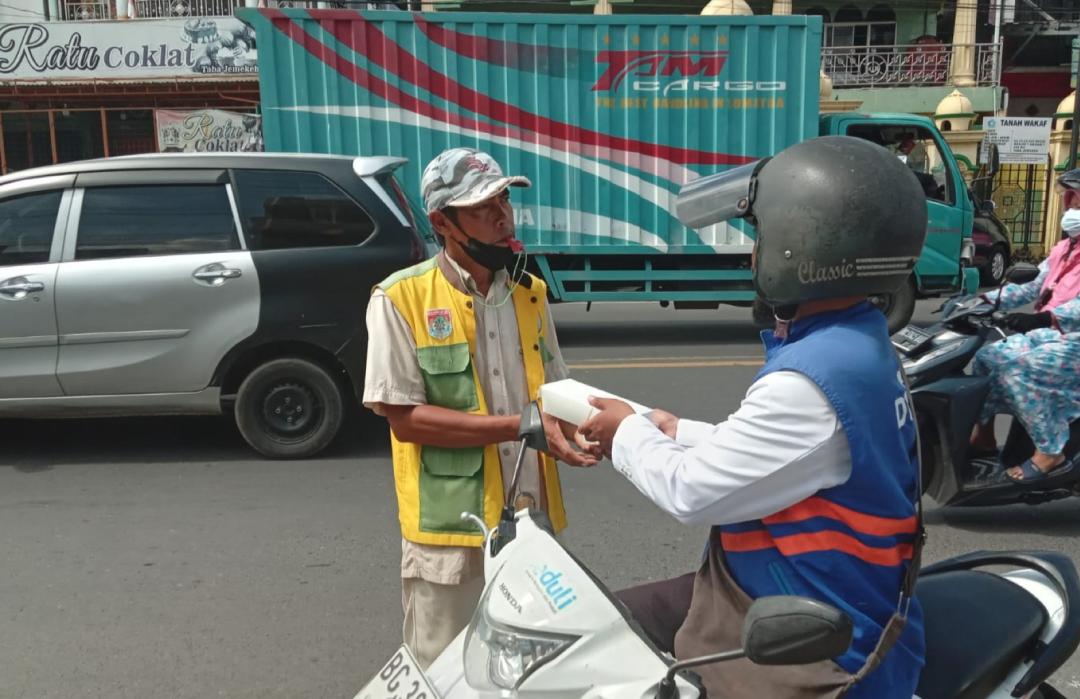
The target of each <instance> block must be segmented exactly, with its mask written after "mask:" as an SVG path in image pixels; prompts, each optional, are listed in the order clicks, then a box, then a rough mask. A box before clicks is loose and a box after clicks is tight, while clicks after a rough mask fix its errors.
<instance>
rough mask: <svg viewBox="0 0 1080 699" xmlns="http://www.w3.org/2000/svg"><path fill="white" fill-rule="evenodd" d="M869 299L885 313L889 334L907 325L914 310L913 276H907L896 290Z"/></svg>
mask: <svg viewBox="0 0 1080 699" xmlns="http://www.w3.org/2000/svg"><path fill="white" fill-rule="evenodd" d="M870 300H871V302H872V303H873V304H874V305H875V306H877V307H878V309H880V310H881V312H882V313H884V314H885V320H886V321H887V322H888V324H889V334H890V335H891V334H892V333H895V332H896V331H897V330H900V329H901V328H903V327H904V326H905V325H907V324H908V321H910V320H911V315H912V314H913V313H914V312H915V278H914V277H908V278H907V281H905V282H904V283H903V285H902V286H901V287H900V288H899V289H897V290H896V291H894V292H892V293H889V294H875V295H873V296H871V297H870Z"/></svg>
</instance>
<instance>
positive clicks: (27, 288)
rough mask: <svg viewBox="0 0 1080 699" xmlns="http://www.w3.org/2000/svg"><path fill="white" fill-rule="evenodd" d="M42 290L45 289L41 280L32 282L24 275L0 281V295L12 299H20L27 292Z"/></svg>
mask: <svg viewBox="0 0 1080 699" xmlns="http://www.w3.org/2000/svg"><path fill="white" fill-rule="evenodd" d="M42 291H45V284H44V283H43V282H32V281H30V280H29V279H27V278H26V277H15V278H14V279H8V280H6V281H3V282H0V296H4V297H5V298H8V299H11V300H13V301H19V300H22V299H24V298H26V297H27V295H29V294H36V293H39V292H42Z"/></svg>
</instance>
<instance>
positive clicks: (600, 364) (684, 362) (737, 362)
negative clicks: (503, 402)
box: [567, 357, 765, 370]
mask: <svg viewBox="0 0 1080 699" xmlns="http://www.w3.org/2000/svg"><path fill="white" fill-rule="evenodd" d="M764 364H765V362H764V361H763V360H761V359H676V358H666V357H657V358H655V359H638V360H623V361H610V360H600V361H597V360H591V361H588V362H576V363H572V364H568V365H567V366H568V367H569V368H570V369H575V370H582V369H705V368H710V367H737V366H749V367H758V366H763V365H764Z"/></svg>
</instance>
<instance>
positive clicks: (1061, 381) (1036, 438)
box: [971, 169, 1080, 483]
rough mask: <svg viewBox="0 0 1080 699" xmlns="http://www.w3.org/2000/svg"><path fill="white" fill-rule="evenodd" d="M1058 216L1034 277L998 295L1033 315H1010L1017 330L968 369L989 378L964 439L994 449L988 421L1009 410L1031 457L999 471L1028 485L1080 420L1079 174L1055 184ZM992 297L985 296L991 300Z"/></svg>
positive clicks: (1059, 453)
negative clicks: (1027, 438)
mask: <svg viewBox="0 0 1080 699" xmlns="http://www.w3.org/2000/svg"><path fill="white" fill-rule="evenodd" d="M1058 185H1059V186H1060V187H1061V189H1062V190H1063V196H1064V210H1065V214H1064V215H1063V216H1062V219H1061V227H1062V230H1063V232H1064V235H1063V239H1062V240H1061V242H1059V243H1058V244H1057V245H1055V246H1054V248H1053V249H1052V250H1051V251H1050V255H1049V256H1048V257H1047V258H1046V260H1045V261H1043V263H1042V264H1041V265H1039V270H1040V274H1039V276H1038V278H1037V279H1035V280H1034V281H1032V282H1030V283H1028V284H1010V285H1008V286H1006V287H1005V288H1004V290H1003V291H1002V294H1001V308H1002V309H1003V310H1006V311H1009V310H1012V309H1015V308H1020V307H1021V306H1026V305H1027V304H1030V303H1033V302H1034V304H1035V306H1034V310H1033V311H1032V312H1012V313H1009V314H1008V315H1006V316H1005V319H1004V321H1003V322H1002V325H1003V326H1005V327H1007V328H1008V329H1010V330H1013V331H1015V332H1016V334H1015V335H1012V336H1010V337H1009V338H1008V339H1007V340H1005V341H1003V342H998V343H995V344H992V345H988V346H986V347H984V348H983V349H982V350H980V351H979V353H978V354H977V355H976V356H975V365H974V371H975V373H977V374H981V375H985V376H990V377H992V379H993V382H992V385H991V389H990V395H989V396H988V397H987V400H986V403H985V405H984V406H983V411H982V414H981V416H980V421H979V425H978V427H977V428H976V430H975V433H974V435H973V436H972V439H971V444H972V447H973V448H974V450H975V451H976V452H983V453H988V452H993V453H996V452H997V445H996V442H995V440H994V431H993V420H994V416H995V415H997V414H998V413H1011V414H1012V415H1015V416H1016V418H1017V419H1019V420H1020V421H1021V423H1023V425H1024V427H1025V428H1026V429H1027V431H1028V434H1029V435H1031V439H1032V441H1033V442H1034V443H1035V454H1034V455H1033V456H1032V457H1031V458H1030V459H1028V460H1027V461H1025V462H1024V463H1022V464H1019V465H1014V464H1007V466H1013V467H1012V468H1010V469H1008V470H1007V471H1006V475H1007V477H1008V478H1011V479H1013V480H1015V481H1020V482H1024V483H1031V482H1036V481H1039V480H1042V479H1044V478H1046V477H1047V475H1048V474H1050V473H1051V472H1052V471H1053V470H1054V469H1056V468H1058V467H1060V466H1062V465H1063V464H1064V463H1065V461H1066V458H1065V444H1066V442H1068V440H1069V423H1070V422H1071V421H1072V420H1075V419H1076V418H1078V417H1080V169H1077V170H1071V171H1069V172H1067V173H1065V174H1064V175H1062V176H1061V177H1060V178H1059V179H1058ZM992 299H993V295H990V300H992Z"/></svg>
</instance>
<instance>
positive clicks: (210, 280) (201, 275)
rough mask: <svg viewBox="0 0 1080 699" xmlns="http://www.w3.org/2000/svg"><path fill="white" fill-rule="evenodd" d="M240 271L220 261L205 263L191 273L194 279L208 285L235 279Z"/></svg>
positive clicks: (240, 273)
mask: <svg viewBox="0 0 1080 699" xmlns="http://www.w3.org/2000/svg"><path fill="white" fill-rule="evenodd" d="M241 275H242V272H241V271H240V270H238V269H236V268H235V267H226V266H225V265H223V264H221V263H220V262H214V263H212V264H208V265H205V266H203V267H200V268H198V269H197V270H195V271H194V272H192V273H191V276H192V277H193V278H194V279H195V281H197V282H200V283H202V284H206V285H208V286H221V285H222V284H224V283H225V282H226V281H228V280H229V279H236V278H237V277H239V276H241Z"/></svg>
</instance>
